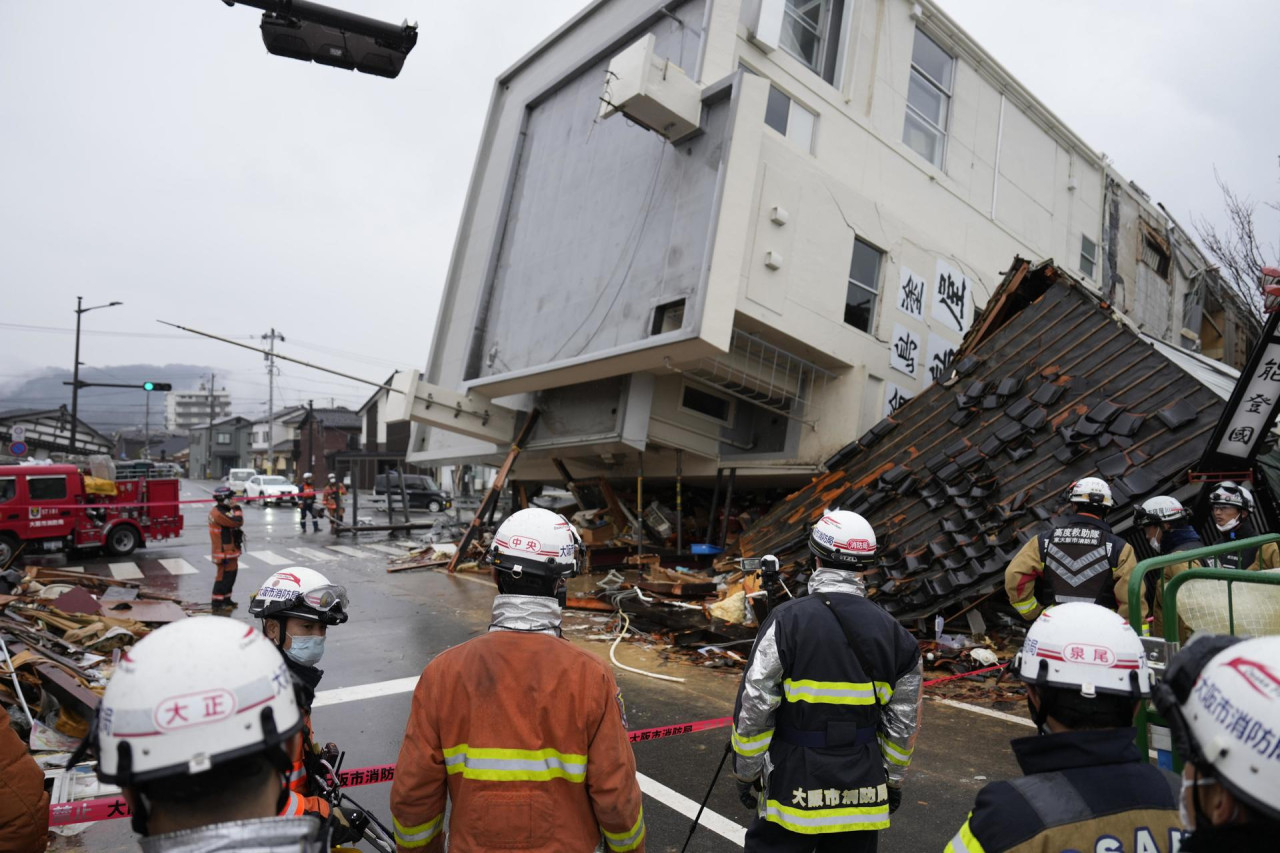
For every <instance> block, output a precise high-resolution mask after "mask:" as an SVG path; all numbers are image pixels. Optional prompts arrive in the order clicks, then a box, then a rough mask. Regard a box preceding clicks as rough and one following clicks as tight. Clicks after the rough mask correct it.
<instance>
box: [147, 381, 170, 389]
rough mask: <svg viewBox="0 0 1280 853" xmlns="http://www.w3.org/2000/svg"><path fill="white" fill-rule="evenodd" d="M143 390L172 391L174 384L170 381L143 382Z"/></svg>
mask: <svg viewBox="0 0 1280 853" xmlns="http://www.w3.org/2000/svg"><path fill="white" fill-rule="evenodd" d="M142 390H143V391H172V390H173V385H172V383H169V382H143V383H142Z"/></svg>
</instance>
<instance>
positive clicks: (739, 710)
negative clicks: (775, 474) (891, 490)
mask: <svg viewBox="0 0 1280 853" xmlns="http://www.w3.org/2000/svg"><path fill="white" fill-rule="evenodd" d="M809 549H810V550H811V551H812V552H813V555H814V567H815V568H814V572H813V575H812V577H811V578H810V579H809V594H808V595H806V596H803V597H801V598H797V599H794V600H792V601H788V602H786V603H784V604H782V605H779V606H778V607H777V608H775V609H774V611H773V612H772V613H770V614H769V617H768V618H767V619H766V620H765V621H764V624H763V625H761V626H760V632H759V634H758V635H757V638H756V642H755V645H754V646H752V649H751V657H750V659H749V660H748V662H747V670H746V672H745V673H744V674H743V677H742V686H741V687H740V688H739V689H738V700H737V704H736V706H735V707H734V712H733V731H732V734H731V736H730V741H731V743H732V745H733V752H734V756H733V772H734V775H735V776H736V777H737V778H738V793H739V796H740V797H741V799H742V802H743V805H745V806H747V807H748V808H752V809H755V810H756V819H755V821H754V822H753V823H752V825H751V827H750V828H749V829H748V830H747V838H746V849H747V851H763V850H768V851H810V850H832V851H835V850H840V851H852V853H857V851H870V850H875V849H876V843H877V838H878V834H879V833H878V830H881V829H886V828H887V827H888V826H889V815H890V814H891V813H892V812H893V811H895V810H896V809H897V807H898V805H899V803H901V801H902V783H903V779H904V777H905V776H906V772H907V767H908V765H909V764H910V763H911V752H912V750H913V749H914V747H915V738H916V732H917V731H918V730H919V727H920V699H921V690H920V688H921V682H922V669H921V661H920V649H919V647H918V646H917V644H916V641H915V640H914V639H913V638H912V636H911V635H910V634H909V633H907V631H906V629H905V628H903V627H902V626H901V625H899V624H898V622H897V620H895V619H894V618H893V617H892V616H890V615H888V614H887V613H885V612H884V610H882V609H881V608H880V607H879V606H878V605H876V604H874V603H872V602H871V601H869V600H868V599H867V598H866V589H865V585H864V583H863V580H862V576H861V574H860V572H861V571H863V570H865V569H866V568H868V567H869V566H870V565H872V563H873V561H874V560H875V556H876V535H875V531H873V530H872V529H871V525H870V524H868V523H867V521H866V519H864V518H863V517H862V516H860V515H858V514H857V513H854V512H848V511H846V510H827V512H826V514H825V515H823V517H822V518H821V519H820V520H819V521H818V523H817V524H815V525H814V526H813V530H812V531H811V533H810V536H809Z"/></svg>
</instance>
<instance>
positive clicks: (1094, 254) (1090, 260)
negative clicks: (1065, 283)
mask: <svg viewBox="0 0 1280 853" xmlns="http://www.w3.org/2000/svg"><path fill="white" fill-rule="evenodd" d="M1097 268H1098V244H1097V243H1095V242H1093V241H1092V240H1090V239H1089V238H1088V237H1086V236H1085V235H1083V234H1081V235H1080V272H1082V273H1084V275H1085V277H1086V278H1093V271H1094V270H1095V269H1097Z"/></svg>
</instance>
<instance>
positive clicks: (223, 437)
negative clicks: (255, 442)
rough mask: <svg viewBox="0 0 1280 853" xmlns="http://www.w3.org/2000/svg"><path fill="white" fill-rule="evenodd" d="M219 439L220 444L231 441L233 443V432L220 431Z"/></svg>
mask: <svg viewBox="0 0 1280 853" xmlns="http://www.w3.org/2000/svg"><path fill="white" fill-rule="evenodd" d="M217 441H218V444H230V443H231V433H229V432H220V433H218V438H217Z"/></svg>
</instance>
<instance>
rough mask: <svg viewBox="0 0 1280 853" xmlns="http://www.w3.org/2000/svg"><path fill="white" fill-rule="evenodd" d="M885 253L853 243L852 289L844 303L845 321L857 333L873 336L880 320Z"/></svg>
mask: <svg viewBox="0 0 1280 853" xmlns="http://www.w3.org/2000/svg"><path fill="white" fill-rule="evenodd" d="M883 254H884V253H883V252H881V251H880V250H879V249H877V248H876V247H874V246H872V245H871V244H870V243H865V242H863V241H862V240H854V241H853V262H852V263H850V264H849V289H848V292H847V295H846V296H845V300H844V321H845V322H846V323H848V324H849V325H850V326H853V327H854V328H855V329H861V330H862V331H864V332H867V333H870V332H871V325H872V323H873V322H875V317H876V297H877V296H878V295H879V291H880V259H881V257H883Z"/></svg>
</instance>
